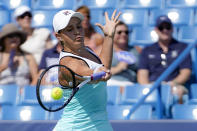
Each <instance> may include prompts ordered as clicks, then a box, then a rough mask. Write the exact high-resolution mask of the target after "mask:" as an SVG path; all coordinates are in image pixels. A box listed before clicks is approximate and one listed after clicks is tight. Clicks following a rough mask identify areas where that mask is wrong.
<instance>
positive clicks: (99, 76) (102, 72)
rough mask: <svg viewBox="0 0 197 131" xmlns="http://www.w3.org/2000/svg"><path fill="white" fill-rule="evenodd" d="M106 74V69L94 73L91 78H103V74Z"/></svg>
mask: <svg viewBox="0 0 197 131" xmlns="http://www.w3.org/2000/svg"><path fill="white" fill-rule="evenodd" d="M105 74H106V72H104V71H101V72H99V73H95V74H92V76H91V80H98V79H100V78H102V77H103V76H105Z"/></svg>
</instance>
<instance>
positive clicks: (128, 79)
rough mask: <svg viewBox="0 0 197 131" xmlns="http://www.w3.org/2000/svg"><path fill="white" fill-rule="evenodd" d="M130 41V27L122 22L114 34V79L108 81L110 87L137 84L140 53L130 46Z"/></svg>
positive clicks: (112, 68)
mask: <svg viewBox="0 0 197 131" xmlns="http://www.w3.org/2000/svg"><path fill="white" fill-rule="evenodd" d="M128 40H129V30H128V26H127V25H126V24H125V23H123V22H121V21H120V22H119V23H118V24H117V26H116V31H115V34H114V52H113V59H112V67H111V73H112V77H111V79H110V80H108V85H120V86H126V85H129V84H133V83H134V82H136V77H137V75H136V72H137V61H138V52H137V50H136V49H135V48H134V47H129V46H128Z"/></svg>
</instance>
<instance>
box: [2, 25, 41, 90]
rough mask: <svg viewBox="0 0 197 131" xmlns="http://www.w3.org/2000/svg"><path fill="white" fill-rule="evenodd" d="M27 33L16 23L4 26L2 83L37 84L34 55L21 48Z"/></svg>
mask: <svg viewBox="0 0 197 131" xmlns="http://www.w3.org/2000/svg"><path fill="white" fill-rule="evenodd" d="M26 38H27V35H26V34H25V33H24V32H22V31H21V30H19V29H18V28H17V26H16V25H14V24H6V25H5V26H3V28H2V30H1V34H0V46H1V50H0V51H1V52H0V59H1V62H0V84H13V83H14V84H18V85H19V86H23V85H26V84H36V81H37V77H36V75H37V68H38V67H37V64H36V61H35V59H34V57H33V56H32V55H31V54H28V53H26V52H24V51H22V50H21V49H20V46H21V44H22V43H23V42H24V41H25V40H26Z"/></svg>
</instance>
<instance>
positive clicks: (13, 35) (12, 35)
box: [6, 33, 19, 38]
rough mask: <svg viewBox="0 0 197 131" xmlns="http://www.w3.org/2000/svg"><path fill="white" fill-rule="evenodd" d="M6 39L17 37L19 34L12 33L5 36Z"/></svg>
mask: <svg viewBox="0 0 197 131" xmlns="http://www.w3.org/2000/svg"><path fill="white" fill-rule="evenodd" d="M6 37H8V38H13V37H19V34H17V33H13V34H9V35H7V36H6Z"/></svg>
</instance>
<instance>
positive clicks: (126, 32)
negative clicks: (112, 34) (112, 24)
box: [117, 30, 129, 35]
mask: <svg viewBox="0 0 197 131" xmlns="http://www.w3.org/2000/svg"><path fill="white" fill-rule="evenodd" d="M123 32H124V33H125V34H126V35H128V34H129V31H128V30H126V31H121V30H120V31H118V32H117V34H119V35H120V34H121V33H123Z"/></svg>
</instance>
